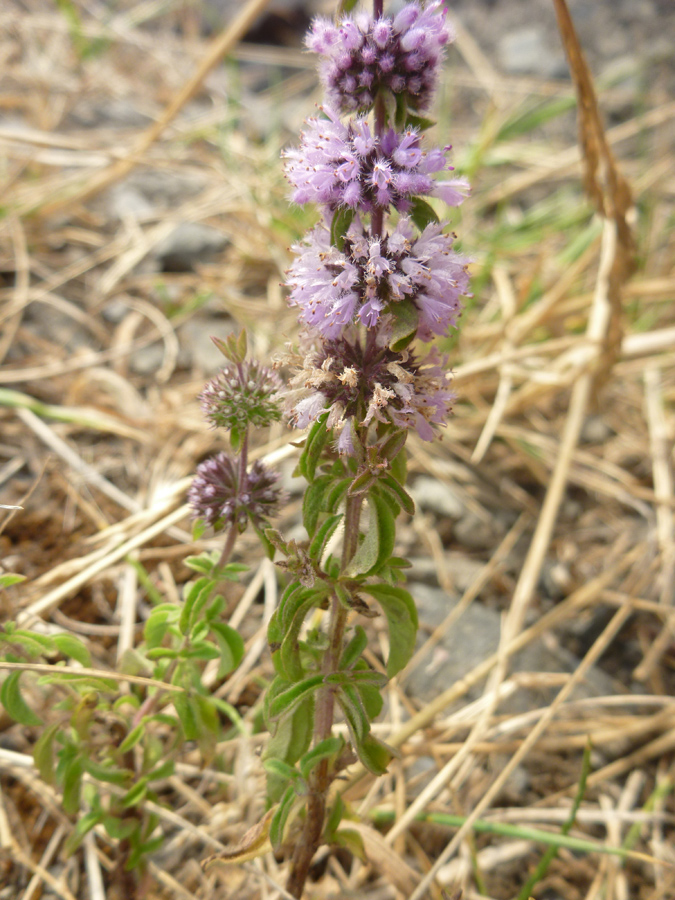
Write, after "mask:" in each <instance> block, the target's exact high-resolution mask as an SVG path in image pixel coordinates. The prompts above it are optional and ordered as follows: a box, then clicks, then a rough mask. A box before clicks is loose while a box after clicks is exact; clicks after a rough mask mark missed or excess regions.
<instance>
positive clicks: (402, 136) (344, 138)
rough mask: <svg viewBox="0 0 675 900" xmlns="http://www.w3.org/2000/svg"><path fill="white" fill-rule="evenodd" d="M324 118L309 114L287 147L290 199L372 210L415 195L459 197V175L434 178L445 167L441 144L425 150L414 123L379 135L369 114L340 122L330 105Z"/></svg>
mask: <svg viewBox="0 0 675 900" xmlns="http://www.w3.org/2000/svg"><path fill="white" fill-rule="evenodd" d="M323 111H324V113H325V114H326V116H327V118H325V119H310V120H309V121H308V122H307V126H308V127H307V129H306V130H305V131H304V132H303V134H302V143H301V145H300V147H298V148H297V149H292V150H287V151H286V153H285V154H284V155H285V157H286V160H287V163H286V177H287V178H288V180H289V181H290V183H291V184H292V185H293V187H294V188H295V191H294V193H293V200H294V202H295V203H299V204H303V203H310V202H312V203H320V204H322V205H324V206H326V207H327V208H328V209H329V210H331V211H334V210H336V209H337V208H338V207H341V206H344V207H349V208H351V209H354V210H356V209H359V210H361V211H363V212H372V211H373V209H375V208H376V207H379V208H383V209H384V208H389V207H390V206H393V207H394V208H395V209H397V210H399V211H401V212H406V211H408V210H409V209H410V206H411V200H412V198H413V197H415V196H422V195H430V196H433V197H440V198H441V199H442V200H444V201H445V202H446V203H448V204H449V205H450V206H457V205H459V203H461V202H462V200H463V199H464V194H465V192H466V190H467V189H468V184H467V182H466V181H465V180H464V179H450V180H445V181H435V180H434V179H433V178H432V175H433V174H434V173H435V172H440V171H442V170H444V169H446V170H447V169H448V168H450V167H449V166H448V165H447V160H446V150H447V149H449V148H446V150H441V149H432V150H428V151H427V150H424V149H423V148H422V146H421V139H420V135H419V134H418V132H417V131H416V130H415V129H414V128H408V129H406V130H405V131H403V132H400V133H399V132H396V131H394V130H393V129H389V130H388V131H386V132H385V133H384V135H383V136H382V138H381V139H378V138H377V137H376V136H374V135H373V134H372V133H371V130H370V126H369V124H368V120H367V119H366V118H362V117H358V118H356V119H353V120H350V121H349V122H348V123H347V124H343V122H342V121H341V120H340V118H339V116H338V114H337V113H336V112H335V111H334V110H332V109H331V108H330V107H325V108H324V110H323Z"/></svg>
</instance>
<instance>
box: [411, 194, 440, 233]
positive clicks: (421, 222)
mask: <svg viewBox="0 0 675 900" xmlns="http://www.w3.org/2000/svg"><path fill="white" fill-rule="evenodd" d="M409 215H410V218H411V219H412V220H413V222H414V223H415V225H417V227H418V228H419V230H420V231H424V229H425V228H426V227H427V225H438V223H439V221H440V220H439V218H438V216H437V215H436V211H435V210H434V209H433V207H431V206H430V205H429V204H428V203H427V201H426V200H422V198H421V197H415V199H414V200H413V202H412V205H411V209H410V213H409Z"/></svg>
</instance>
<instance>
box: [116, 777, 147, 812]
mask: <svg viewBox="0 0 675 900" xmlns="http://www.w3.org/2000/svg"><path fill="white" fill-rule="evenodd" d="M147 792H148V780H147V778H145V777H144V778H141V779H139V780H138V781H137V782H136V784H135V785H134V786H133V787H132V788H131V789H130V790H128V791H127V792H126V794H125V795H124V796H123V797H122V801H121V802H122V807H123V808H124V809H129V808H130V807H131V806H138V804H139V803H142V802H143V800H144V799H145V795H146V794H147Z"/></svg>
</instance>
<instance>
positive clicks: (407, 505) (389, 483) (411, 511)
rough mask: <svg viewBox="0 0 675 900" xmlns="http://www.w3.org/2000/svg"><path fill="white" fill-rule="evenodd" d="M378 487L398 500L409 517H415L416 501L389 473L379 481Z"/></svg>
mask: <svg viewBox="0 0 675 900" xmlns="http://www.w3.org/2000/svg"><path fill="white" fill-rule="evenodd" d="M378 487H380V488H382V489H383V490H385V491H388V492H389V494H390V495H391V496H392V497H393V498H394V499H395V500H396V502H397V503H398V505H399V506H400V507H401V509H402V510H403V511H404V512H406V513H408V515H409V516H414V515H415V501H414V500H413V498H412V497H411V496H410V494H409V493H408V492H407V491H406V489H405V488H404V487H402V486H401V485H400V484H399V483H398V481H397V480H396V479H395V478H393V477H392V476H391V475H389V473H387V474H386V475H383V476H382V477H381V478H380V480H379V481H378Z"/></svg>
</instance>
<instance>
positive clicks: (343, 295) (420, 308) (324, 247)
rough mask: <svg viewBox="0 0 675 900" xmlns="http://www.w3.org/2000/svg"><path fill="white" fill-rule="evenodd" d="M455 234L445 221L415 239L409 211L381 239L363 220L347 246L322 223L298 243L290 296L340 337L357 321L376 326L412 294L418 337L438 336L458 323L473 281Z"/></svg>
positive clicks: (312, 320) (308, 317) (316, 323)
mask: <svg viewBox="0 0 675 900" xmlns="http://www.w3.org/2000/svg"><path fill="white" fill-rule="evenodd" d="M453 241H454V235H452V234H444V233H443V231H442V225H440V224H438V225H436V224H432V225H428V226H427V227H426V228H425V229H424V231H423V232H422V233H421V234H420V235H419V237H417V238H415V232H414V231H413V228H412V224H411V222H410V220H409V219H407V218H401V219H400V221H399V222H398V224H397V225H396V227H395V228H394V230H393V231H392V232H391V233H390V234H385V235H384V236H383V237H382V238H381V239H377V238H373V237H371V236H370V233H369V232H367V231H366V230H365V229H364V228H363V225H362V224H361V222H360V220H358V219H355V221H354V222H353V223H352V225H351V226H350V228H349V230H348V232H347V234H346V236H345V239H344V250H343V251H340V250H338V249H337V247H334V246H332V245H331V243H330V235H329V232H328V229H327V228H326V227H325V226H322V225H319V226H317V227H316V228H315V229H314V230H313V231H311V232H310V233H309V234H308V235H307V237H306V238H305V241H304V243H303V244H300V245H297V246H295V247H293V248H292V249H293V251H294V252H295V254H296V257H297V258H296V260H295V262H294V264H293V265H292V266H291V268H290V269H289V272H288V285H289V286H290V288H291V294H290V297H289V302H290V303H291V305H292V306H298V307H300V310H301V312H300V318H301V320H302V321H303V322H304V323H306V324H307V325H310V326H311V327H313V328H316V329H317V330H318V331H319V332H320V333H321V334H322V335H324V336H325V337H327V338H337V337H339V335H340V332H341V330H342V328H343V327H344V326H346V325H348V324H350V323H352V322H360V323H361V324H362V325H365V326H366V327H368V328H372V327H373V326H375V325H377V323H378V320H379V319H380V315H381V314H382V312H383V311H384V310H385V309H386V308H387V306H388V305H389V304H392V306H391V309H392V312H394V313H395V309H396V308H395V304H396V303H397V302H400V301H401V300H404V299H408V300H410V301H412V303H413V304H414V305H415V307H416V308H417V312H418V315H419V325H418V331H417V336H418V337H419V338H420V339H421V340H424V341H428V340H431V337H432V335H434V334H438V335H444V334H446V333H447V331H448V328H449V327H450V326H451V325H454V324H455V322H456V320H457V317H458V316H459V313H460V310H461V303H460V299H459V298H460V295H461V294H466V293H467V289H468V286H469V276H468V273H467V269H466V266H467V263H468V260H467V259H465V258H464V257H463V256H460V255H459V254H457V253H455V252H454V251H453V250H452V244H453Z"/></svg>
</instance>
